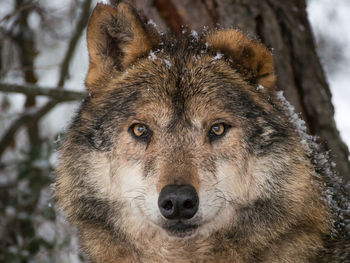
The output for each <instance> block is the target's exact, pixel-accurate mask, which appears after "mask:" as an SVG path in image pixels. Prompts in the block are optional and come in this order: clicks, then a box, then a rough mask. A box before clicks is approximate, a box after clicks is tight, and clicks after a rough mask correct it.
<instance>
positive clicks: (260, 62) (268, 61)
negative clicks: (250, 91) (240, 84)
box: [205, 29, 276, 90]
mask: <svg viewBox="0 0 350 263" xmlns="http://www.w3.org/2000/svg"><path fill="white" fill-rule="evenodd" d="M205 41H206V42H207V43H208V44H209V50H212V51H214V52H220V53H223V54H224V55H225V56H226V57H227V58H229V59H231V60H232V63H233V65H234V67H235V68H237V70H238V71H239V72H240V73H241V74H242V76H243V77H244V78H245V79H246V80H247V81H249V82H250V83H253V84H260V85H262V86H263V87H265V88H266V89H268V90H269V89H270V90H271V89H274V87H275V82H276V76H275V72H274V64H273V57H272V54H271V52H270V51H269V50H268V49H267V48H266V47H265V46H264V45H263V44H261V43H260V42H257V41H254V40H252V39H250V38H249V37H247V36H245V35H244V34H242V33H241V32H239V31H236V30H233V29H227V30H219V31H215V32H212V33H209V34H208V35H206V36H205Z"/></svg>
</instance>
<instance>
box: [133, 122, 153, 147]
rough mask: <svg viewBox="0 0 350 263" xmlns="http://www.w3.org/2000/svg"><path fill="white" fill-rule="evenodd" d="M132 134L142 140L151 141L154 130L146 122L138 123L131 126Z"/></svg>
mask: <svg viewBox="0 0 350 263" xmlns="http://www.w3.org/2000/svg"><path fill="white" fill-rule="evenodd" d="M129 132H130V133H131V135H132V136H133V137H134V138H135V139H137V140H140V141H145V142H147V143H149V142H150V140H151V137H152V134H153V132H152V131H151V130H150V129H149V128H148V127H147V125H145V124H141V123H136V124H133V125H131V127H130V128H129Z"/></svg>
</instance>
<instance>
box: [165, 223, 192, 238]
mask: <svg viewBox="0 0 350 263" xmlns="http://www.w3.org/2000/svg"><path fill="white" fill-rule="evenodd" d="M163 228H164V229H165V230H166V231H167V232H168V233H169V235H171V236H176V237H186V236H190V235H192V234H193V233H194V231H195V230H196V229H197V228H198V225H194V224H186V223H184V222H183V221H181V220H179V221H175V222H167V223H165V224H164V225H163Z"/></svg>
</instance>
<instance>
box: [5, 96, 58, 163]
mask: <svg viewBox="0 0 350 263" xmlns="http://www.w3.org/2000/svg"><path fill="white" fill-rule="evenodd" d="M57 103H58V102H56V101H50V102H49V103H47V104H46V105H45V106H44V107H42V108H40V109H36V110H28V111H26V112H25V113H23V114H22V115H21V116H20V117H18V118H17V119H16V120H15V121H14V122H13V123H12V124H11V126H10V128H9V129H8V130H7V131H6V132H5V134H4V135H3V136H2V138H1V140H0V156H1V155H2V153H3V152H4V151H5V150H6V148H7V147H8V146H9V145H10V144H11V141H12V139H13V137H14V136H15V134H16V132H17V130H18V129H19V128H21V127H22V126H23V125H26V124H28V123H30V122H33V121H38V120H40V118H41V117H43V116H44V115H45V114H46V113H48V112H49V111H50V110H51V109H52V108H53V107H54V106H56V105H57Z"/></svg>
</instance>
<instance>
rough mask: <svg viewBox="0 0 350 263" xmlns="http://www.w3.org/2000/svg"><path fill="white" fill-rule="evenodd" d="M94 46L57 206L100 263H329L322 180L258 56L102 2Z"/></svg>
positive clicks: (268, 60)
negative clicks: (160, 28)
mask: <svg viewBox="0 0 350 263" xmlns="http://www.w3.org/2000/svg"><path fill="white" fill-rule="evenodd" d="M87 42H88V50H89V71H88V74H87V77H86V86H87V89H88V93H89V96H87V97H86V98H85V100H84V101H83V103H82V105H81V107H80V110H79V112H78V113H77V115H76V117H75V119H74V121H73V123H72V125H71V127H70V129H69V131H68V133H67V135H66V138H65V141H64V143H63V146H62V148H61V150H60V161H59V165H58V167H57V170H56V174H57V184H56V195H57V204H58V207H59V208H60V209H62V210H63V211H64V212H65V214H66V215H67V219H68V220H69V221H70V222H71V223H72V224H73V225H75V226H76V227H77V229H78V234H79V240H80V245H81V248H82V250H83V251H84V252H85V253H86V254H87V255H88V257H89V258H90V260H91V261H92V262H230V263H231V262H235V263H243V262H321V261H322V260H324V259H322V257H324V255H325V254H324V251H325V246H326V243H325V241H326V240H327V239H328V238H329V235H330V232H331V224H330V219H331V215H330V212H329V208H328V205H327V202H326V201H324V198H322V187H321V185H322V182H320V179H319V177H318V176H317V174H316V172H315V168H314V166H313V165H312V164H311V162H310V158H309V156H308V154H307V152H306V150H305V149H304V147H303V145H302V144H301V142H300V141H301V138H300V136H299V135H298V133H297V132H296V131H295V129H294V128H293V127H292V125H291V123H290V122H289V120H288V118H287V115H286V110H285V109H284V107H282V105H281V102H280V100H279V99H278V98H277V97H276V95H275V94H276V91H275V88H274V87H275V74H274V65H273V58H272V55H271V53H270V52H269V50H268V49H267V48H266V47H265V46H264V45H263V44H261V43H259V42H258V41H255V40H252V39H250V38H248V37H247V36H245V35H243V34H242V33H241V32H239V31H236V30H231V29H225V30H215V31H208V32H206V33H203V34H202V35H201V36H197V35H190V34H188V35H186V34H184V35H182V36H176V37H172V36H170V35H164V34H160V33H159V32H157V30H156V29H155V28H154V27H152V26H151V25H148V24H145V23H143V22H142V21H141V19H140V18H139V16H138V15H137V13H136V12H135V11H134V9H133V8H132V7H131V6H130V5H128V4H126V3H120V4H118V5H117V6H114V7H112V6H110V5H104V4H98V5H97V6H96V8H95V9H94V11H93V14H92V16H91V18H90V22H89V25H88V30H87ZM327 260H328V261H325V262H333V261H332V260H331V259H329V258H328V259H327ZM334 262H338V261H334ZM339 262H340V261H339ZM344 262H345V261H344Z"/></svg>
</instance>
